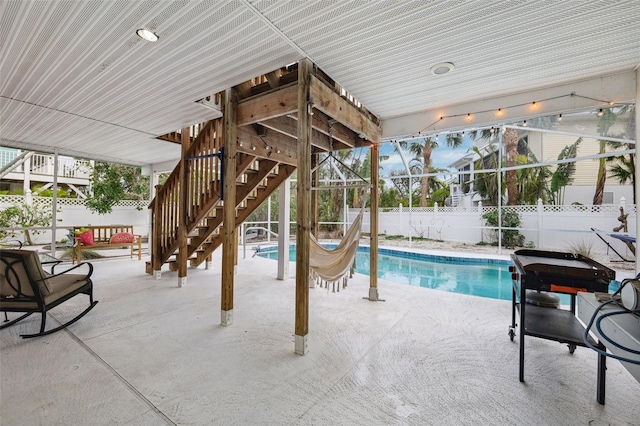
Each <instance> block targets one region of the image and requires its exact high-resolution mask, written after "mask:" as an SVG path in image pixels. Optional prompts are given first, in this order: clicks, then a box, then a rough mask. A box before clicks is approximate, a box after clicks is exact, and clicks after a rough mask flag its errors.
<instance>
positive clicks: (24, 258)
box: [0, 249, 98, 338]
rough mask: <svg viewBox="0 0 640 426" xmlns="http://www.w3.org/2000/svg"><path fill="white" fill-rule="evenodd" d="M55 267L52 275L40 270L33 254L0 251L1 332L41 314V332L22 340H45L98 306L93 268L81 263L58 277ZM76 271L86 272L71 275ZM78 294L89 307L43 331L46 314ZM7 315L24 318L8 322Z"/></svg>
mask: <svg viewBox="0 0 640 426" xmlns="http://www.w3.org/2000/svg"><path fill="white" fill-rule="evenodd" d="M56 266H57V265H54V266H53V267H52V269H51V273H47V272H45V271H44V270H43V269H42V264H41V263H40V258H39V257H38V253H36V252H35V251H31V250H10V249H0V311H2V312H4V317H5V321H4V322H5V323H4V324H2V325H1V326H0V329H3V328H5V327H9V326H11V325H13V324H15V323H17V322H19V321H21V320H23V319H25V318H27V317H28V316H29V315H31V314H33V313H40V314H42V320H41V322H40V332H39V333H35V334H23V335H21V337H23V338H28V337H37V336H45V335H47V334H51V333H55V332H56V331H59V330H62V329H63V328H65V327H67V326H69V325H71V324H73V323H74V322H76V321H78V320H79V319H80V318H82V317H83V316H84V315H85V314H86V313H87V312H89V311H90V310H91V309H93V307H94V306H95V305H96V304H97V303H98V301H97V300H96V301H94V300H93V283H92V281H91V274H92V273H93V265H92V264H91V263H87V262H84V263H81V264H79V265H76V266H74V267H72V268H70V269H67V270H66V271H63V272H59V273H55V267H56ZM78 268H87V269H88V272H87V273H83V274H78V273H70V272H71V271H74V270H76V269H78ZM78 294H86V295H88V296H89V307H88V308H86V309H85V310H84V311H82V312H81V313H80V314H79V315H77V316H76V317H74V318H73V319H72V320H70V321H68V322H66V323H65V324H62V325H61V326H59V327H56V328H53V329H51V330H47V331H45V326H46V322H47V311H49V310H50V309H52V308H54V307H56V306H58V305H59V304H61V303H63V302H65V301H67V300H69V299H71V298H72V297H73V296H76V295H78ZM7 312H26V314H24V315H22V316H20V317H18V318H16V319H14V320H12V321H9V318H8V316H7Z"/></svg>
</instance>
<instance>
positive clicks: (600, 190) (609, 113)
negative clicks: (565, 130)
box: [593, 108, 617, 206]
mask: <svg viewBox="0 0 640 426" xmlns="http://www.w3.org/2000/svg"><path fill="white" fill-rule="evenodd" d="M602 112H603V114H602V116H601V117H600V118H599V119H598V133H599V134H600V136H606V135H607V134H608V133H609V129H610V128H611V126H613V124H614V123H615V122H616V118H617V116H616V114H615V112H613V110H612V109H611V108H603V110H602ZM598 142H599V144H600V150H599V153H600V154H604V153H605V152H606V150H607V145H610V143H608V142H607V141H605V140H602V139H600V140H598ZM606 164H607V159H606V158H604V157H602V158H600V159H599V160H598V178H597V180H596V191H595V193H594V194H593V205H594V206H599V205H601V204H602V199H603V198H604V186H605V184H606V182H607V165H606Z"/></svg>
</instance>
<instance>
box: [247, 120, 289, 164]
mask: <svg viewBox="0 0 640 426" xmlns="http://www.w3.org/2000/svg"><path fill="white" fill-rule="evenodd" d="M237 137H238V140H239V142H240V143H241V144H242V146H237V148H236V149H237V151H238V152H242V153H245V154H248V155H252V156H255V157H259V158H268V159H270V160H275V161H277V162H279V163H285V164H291V165H293V166H295V165H297V164H298V162H297V159H296V158H297V156H298V152H297V149H298V148H297V141H296V140H295V139H293V138H291V137H289V136H285V135H284V134H282V133H278V132H270V133H269V134H268V135H267V136H263V137H262V138H260V137H259V136H258V135H256V133H255V131H254V130H253V129H252V128H251V126H245V127H238V129H237ZM265 143H266V145H268V146H269V147H270V148H271V149H268V148H267V146H265ZM278 149H279V150H280V152H278Z"/></svg>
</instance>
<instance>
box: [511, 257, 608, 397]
mask: <svg viewBox="0 0 640 426" xmlns="http://www.w3.org/2000/svg"><path fill="white" fill-rule="evenodd" d="M511 259H512V260H513V263H514V264H513V265H512V266H510V267H509V270H510V271H511V278H512V280H513V288H512V307H511V326H510V327H509V337H510V338H511V340H512V341H513V339H514V337H515V329H516V327H517V324H516V310H518V311H519V312H520V323H521V324H520V330H519V331H520V333H519V338H520V376H519V378H520V381H521V382H524V341H525V336H527V335H528V336H533V337H538V338H541V339H548V340H554V341H557V342H560V343H565V344H567V345H568V346H569V352H570V353H573V352H574V351H575V348H576V347H577V346H586V345H585V344H584V341H583V340H582V335H583V334H584V327H583V326H582V324H581V323H580V321H578V319H577V318H576V316H575V313H576V294H577V293H578V292H579V291H584V292H594V291H598V292H607V291H608V288H609V282H610V281H611V280H613V279H615V272H614V271H613V270H611V269H609V268H607V267H606V266H603V265H601V264H599V263H597V262H595V261H593V260H591V259H589V258H587V257H584V256H581V255H579V254H573V253H559V252H549V251H542V250H518V251H516V252H515V253H514V254H512V255H511ZM527 290H537V291H548V292H554V293H563V294H569V295H570V296H571V307H570V309H569V310H566V309H554V308H546V307H539V306H535V305H528V304H526V303H523V302H525V301H526V291H527ZM590 343H591V344H593V345H594V346H596V347H599V348H601V349H603V350H604V349H605V347H604V345H603V344H602V342H596V341H595V340H593V339H591V341H590ZM605 370H606V357H605V356H604V355H600V354H599V355H598V380H597V382H598V383H597V392H596V397H597V400H598V402H599V403H600V404H604V397H605Z"/></svg>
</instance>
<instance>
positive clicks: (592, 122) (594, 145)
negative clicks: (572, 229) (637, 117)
mask: <svg viewBox="0 0 640 426" xmlns="http://www.w3.org/2000/svg"><path fill="white" fill-rule="evenodd" d="M631 112H633V111H631ZM631 120H632V114H629V113H624V114H621V115H619V116H617V117H615V119H614V120H612V123H613V124H612V125H611V126H609V127H607V131H606V136H608V137H617V138H620V139H621V140H624V135H625V131H626V129H627V128H629V124H630V123H632V121H631ZM530 121H531V123H530V126H531V129H525V128H523V127H520V128H519V129H518V138H519V143H518V155H519V156H520V155H521V156H527V157H528V159H529V160H528V161H529V162H537V163H541V164H543V165H546V166H548V167H549V171H550V173H553V172H554V171H556V169H557V167H558V165H557V164H554V162H557V160H559V155H560V154H561V152H562V151H563V150H564V149H565V147H568V146H570V145H572V144H574V143H576V141H577V140H578V139H581V142H580V143H579V145H578V149H577V154H576V158H577V160H578V161H577V162H576V163H575V172H574V173H573V174H572V180H571V182H570V183H569V184H568V185H567V186H566V187H564V195H563V197H562V200H561V202H560V203H561V204H564V205H570V204H583V205H591V204H593V197H594V194H595V188H596V181H597V176H598V170H599V167H600V163H599V159H598V156H599V155H600V154H601V153H602V152H601V149H603V145H604V147H605V148H606V150H605V152H606V153H608V154H609V155H619V154H617V152H621V151H623V150H624V149H626V147H625V143H624V142H620V143H619V144H618V146H617V148H613V147H611V146H607V145H605V144H604V142H601V141H600V140H598V139H596V138H594V137H586V136H582V135H584V134H597V132H595V131H594V129H595V128H598V129H600V130H602V128H603V123H602V120H600V118H599V116H598V115H596V114H595V113H594V112H580V113H575V114H565V116H564V117H562V114H560V115H559V116H558V117H555V118H553V117H552V118H551V119H550V118H549V117H545V118H543V119H540V120H535V119H534V120H530ZM474 146H475V147H476V148H477V150H478V151H479V152H480V153H482V155H483V158H484V166H483V167H482V168H484V169H493V168H495V161H496V160H495V157H496V156H497V155H498V152H497V149H498V146H499V137H498V134H497V132H496V133H494V134H493V135H492V136H491V137H490V138H478V139H476V140H475V141H474ZM501 155H502V164H503V166H504V164H505V162H506V157H507V155H506V151H505V148H504V147H503V151H502V153H501ZM479 159H480V156H479V155H478V154H477V153H476V152H473V151H468V152H466V153H465V154H464V155H462V156H461V157H460V158H459V159H458V160H456V161H455V162H453V163H451V164H450V165H449V167H450V168H454V169H456V170H458V172H459V174H458V176H457V178H455V179H454V182H452V183H451V185H450V193H451V196H450V198H449V201H450V202H449V204H450V205H451V206H454V207H455V206H461V207H472V206H476V205H478V203H479V202H480V201H482V197H481V196H480V194H479V193H478V191H477V188H475V187H474V182H475V181H476V179H477V178H478V175H479V172H478V171H477V170H476V168H477V165H478V164H479V163H478V160H479ZM613 164H614V163H612V162H607V166H606V167H607V177H606V185H605V190H604V196H603V201H602V204H617V203H619V202H620V200H621V199H622V198H624V199H625V200H626V201H627V202H629V203H633V188H632V184H631V181H628V182H626V183H621V182H620V181H619V180H618V179H617V178H616V177H614V176H613V175H612V174H611V173H610V168H611V166H612V165H613Z"/></svg>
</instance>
